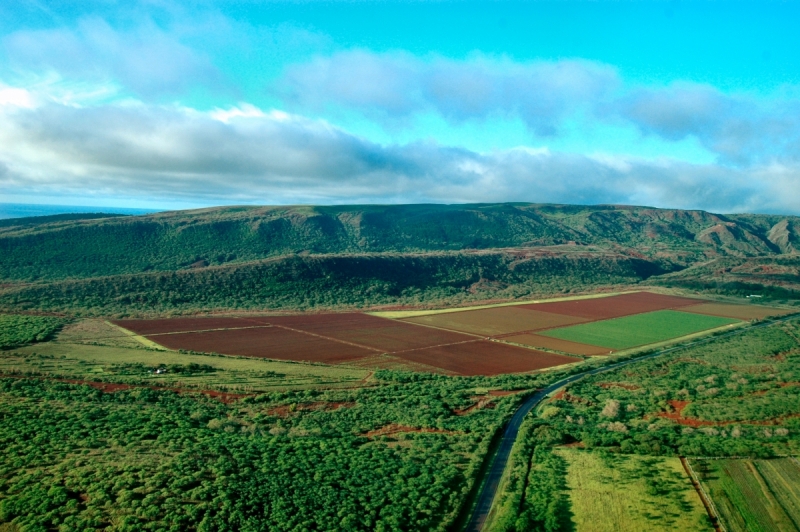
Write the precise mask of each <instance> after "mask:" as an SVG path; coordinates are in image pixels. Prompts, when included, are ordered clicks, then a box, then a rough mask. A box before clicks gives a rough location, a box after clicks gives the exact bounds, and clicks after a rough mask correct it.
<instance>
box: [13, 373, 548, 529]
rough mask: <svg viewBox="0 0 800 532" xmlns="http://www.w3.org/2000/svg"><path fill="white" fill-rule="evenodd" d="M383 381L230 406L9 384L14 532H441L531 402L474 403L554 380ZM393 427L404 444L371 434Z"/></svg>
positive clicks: (391, 377)
mask: <svg viewBox="0 0 800 532" xmlns="http://www.w3.org/2000/svg"><path fill="white" fill-rule="evenodd" d="M378 378H379V381H378V382H377V383H376V384H378V385H376V386H373V387H370V388H362V389H354V390H339V391H330V390H329V391H313V390H312V391H305V392H286V393H274V394H269V395H261V396H255V397H250V398H246V399H243V400H241V401H239V402H237V403H234V404H230V405H226V404H223V403H221V402H218V401H215V400H213V399H206V398H203V397H199V396H184V395H177V394H174V393H171V392H160V391H153V390H150V389H146V388H141V389H134V390H123V391H117V392H115V393H103V392H101V391H99V390H95V389H92V388H89V387H86V386H78V385H72V384H64V383H56V382H48V381H37V380H26V379H0V418H2V419H3V423H2V425H0V448H2V449H3V460H2V463H0V522H9V521H12V522H14V523H16V524H17V525H20V527H21V529H22V530H52V529H60V530H82V529H97V528H103V529H106V530H188V529H197V530H217V531H222V530H237V531H250V530H436V529H443V528H444V527H446V526H447V524H448V523H451V522H453V520H454V519H455V518H456V516H457V513H458V511H459V509H460V505H461V503H462V502H463V500H464V498H465V495H466V493H467V491H468V490H469V489H470V486H471V483H472V479H473V478H474V475H475V473H476V471H477V468H478V467H479V466H480V464H481V461H482V459H483V455H484V454H485V452H486V450H487V446H488V444H489V441H490V439H491V436H492V434H493V433H494V432H495V430H496V429H497V427H498V426H499V425H500V424H501V423H502V422H503V419H504V418H506V417H507V416H508V415H509V413H510V412H511V411H512V409H513V406H514V404H515V402H516V400H517V399H516V398H515V397H514V396H512V397H506V398H502V399H499V400H497V401H496V403H497V407H496V408H482V409H476V410H472V411H471V412H470V413H469V414H468V415H456V414H455V413H454V411H455V410H457V409H459V408H464V407H466V406H469V405H470V404H473V403H474V401H475V399H473V398H472V395H474V393H475V389H476V386H478V387H480V386H492V385H494V386H496V385H498V384H505V385H506V386H514V387H520V386H525V387H530V386H535V385H536V384H537V382H538V381H540V380H541V378H542V377H533V376H518V377H514V376H504V377H498V378H493V379H487V378H471V379H465V378H460V379H454V378H448V377H441V376H431V375H413V374H404V373H390V372H383V373H380V374H378ZM304 405H306V406H304ZM387 427H388V428H392V427H395V428H396V432H393V431H392V430H388V431H387V430H385V431H384V433H383V435H381V433H376V434H375V435H371V434H370V431H374V430H376V429H381V428H387ZM420 430H430V432H421V431H420Z"/></svg>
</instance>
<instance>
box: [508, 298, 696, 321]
mask: <svg viewBox="0 0 800 532" xmlns="http://www.w3.org/2000/svg"><path fill="white" fill-rule="evenodd" d="M704 302H705V301H704V300H700V299H689V298H685V297H675V296H665V295H661V294H653V293H651V292H636V293H633V294H622V295H619V296H610V297H601V298H596V299H576V300H572V301H557V302H554V303H538V304H532V305H521V306H520V308H526V309H530V310H538V311H541V312H553V313H555V314H564V315H567V316H577V317H580V318H585V319H587V320H605V319H610V318H619V317H622V316H630V315H633V314H642V313H644V312H653V311H656V310H667V309H673V308H681V307H687V306H689V305H697V304H699V303H704Z"/></svg>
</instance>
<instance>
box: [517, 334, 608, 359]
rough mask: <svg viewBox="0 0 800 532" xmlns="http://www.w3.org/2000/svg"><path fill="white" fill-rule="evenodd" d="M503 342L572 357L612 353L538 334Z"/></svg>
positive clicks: (521, 336) (596, 347) (518, 336)
mask: <svg viewBox="0 0 800 532" xmlns="http://www.w3.org/2000/svg"><path fill="white" fill-rule="evenodd" d="M503 340H504V341H507V342H514V343H515V344H522V345H529V346H531V347H543V348H544V349H555V350H556V351H563V352H565V353H572V354H574V355H608V354H611V353H612V352H613V351H612V350H610V349H607V348H605V347H598V346H596V345H588V344H579V343H578V342H570V341H567V340H561V339H560V338H549V337H547V336H540V335H538V334H518V335H515V336H504V337H503Z"/></svg>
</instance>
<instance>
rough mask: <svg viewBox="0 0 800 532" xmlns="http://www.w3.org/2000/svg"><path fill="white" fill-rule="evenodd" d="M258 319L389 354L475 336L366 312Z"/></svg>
mask: <svg viewBox="0 0 800 532" xmlns="http://www.w3.org/2000/svg"><path fill="white" fill-rule="evenodd" d="M254 319H255V318H254ZM257 319H258V320H259V321H261V322H262V323H271V324H274V325H277V326H281V327H289V328H292V329H297V330H300V331H306V332H310V333H314V334H318V335H320V336H325V337H327V338H335V339H337V340H342V341H345V342H352V343H354V344H358V345H362V346H367V347H371V348H373V349H376V350H380V351H385V352H389V353H394V352H397V351H403V350H406V349H418V348H420V347H431V346H436V345H442V344H452V343H456V342H464V341H469V340H474V339H475V337H474V336H467V335H464V334H459V333H454V332H450V331H440V330H437V329H432V328H430V327H420V326H417V325H411V324H409V323H403V322H399V321H395V320H387V319H385V318H377V317H375V316H369V315H367V314H356V313H348V314H311V315H306V316H275V317H268V318H257Z"/></svg>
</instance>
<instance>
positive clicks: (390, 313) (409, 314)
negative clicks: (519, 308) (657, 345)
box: [366, 290, 642, 319]
mask: <svg viewBox="0 0 800 532" xmlns="http://www.w3.org/2000/svg"><path fill="white" fill-rule="evenodd" d="M641 291H642V290H628V291H627V292H609V293H605V294H588V295H580V296H569V297H556V298H552V299H528V300H525V301H511V302H507V303H493V304H490V305H476V306H472V307H454V308H445V309H435V310H386V311H375V312H366V314H369V315H370V316H377V317H379V318H390V319H402V318H415V317H417V316H429V315H432V314H446V313H449V312H465V311H468V310H480V309H485V308H497V307H512V306H515V305H531V304H535V303H556V302H558V301H577V300H580V299H599V298H603V297H611V296H619V295H622V294H635V293H636V292H641Z"/></svg>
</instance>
